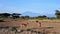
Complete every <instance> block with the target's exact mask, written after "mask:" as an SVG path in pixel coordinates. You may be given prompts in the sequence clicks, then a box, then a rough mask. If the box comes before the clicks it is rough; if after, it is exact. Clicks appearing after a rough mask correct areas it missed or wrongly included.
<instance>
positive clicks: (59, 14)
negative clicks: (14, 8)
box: [0, 10, 60, 19]
mask: <svg viewBox="0 0 60 34" xmlns="http://www.w3.org/2000/svg"><path fill="white" fill-rule="evenodd" d="M20 15H22V14H19V13H12V14H10V13H0V18H13V19H15V18H23V19H25V18H28V19H29V18H37V19H38V18H48V19H49V17H47V16H46V15H43V16H37V17H30V16H20ZM55 15H56V17H53V18H60V11H59V10H56V11H55Z"/></svg>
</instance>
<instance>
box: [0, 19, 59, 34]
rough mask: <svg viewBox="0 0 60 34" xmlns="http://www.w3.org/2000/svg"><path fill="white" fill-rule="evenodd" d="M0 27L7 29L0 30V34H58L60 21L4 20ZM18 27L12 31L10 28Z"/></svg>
mask: <svg viewBox="0 0 60 34" xmlns="http://www.w3.org/2000/svg"><path fill="white" fill-rule="evenodd" d="M4 21H6V22H1V23H0V27H4V28H5V27H7V26H9V28H8V29H6V28H5V29H4V28H3V29H0V34H60V19H53V20H51V19H43V20H38V19H28V20H23V19H22V20H21V19H20V20H19V19H6V20H5V19H4ZM16 26H17V27H18V28H16V29H15V30H14V28H13V31H12V30H11V29H12V28H11V27H16Z"/></svg>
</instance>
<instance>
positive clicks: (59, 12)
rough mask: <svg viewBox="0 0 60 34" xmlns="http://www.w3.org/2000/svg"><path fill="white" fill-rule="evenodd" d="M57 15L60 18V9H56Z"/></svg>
mask: <svg viewBox="0 0 60 34" xmlns="http://www.w3.org/2000/svg"><path fill="white" fill-rule="evenodd" d="M55 15H56V17H57V18H60V11H59V10H56V12H55Z"/></svg>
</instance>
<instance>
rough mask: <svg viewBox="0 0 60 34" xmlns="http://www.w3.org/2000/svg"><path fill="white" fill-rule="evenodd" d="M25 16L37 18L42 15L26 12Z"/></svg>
mask: <svg viewBox="0 0 60 34" xmlns="http://www.w3.org/2000/svg"><path fill="white" fill-rule="evenodd" d="M22 15H23V16H30V17H36V16H39V15H40V14H39V13H32V12H29V11H27V12H24V13H22Z"/></svg>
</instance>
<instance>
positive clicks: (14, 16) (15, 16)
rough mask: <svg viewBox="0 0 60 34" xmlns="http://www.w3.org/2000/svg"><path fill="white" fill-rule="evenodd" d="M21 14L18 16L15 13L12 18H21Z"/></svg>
mask: <svg viewBox="0 0 60 34" xmlns="http://www.w3.org/2000/svg"><path fill="white" fill-rule="evenodd" d="M20 15H21V14H18V13H13V14H12V18H19V17H20Z"/></svg>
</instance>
